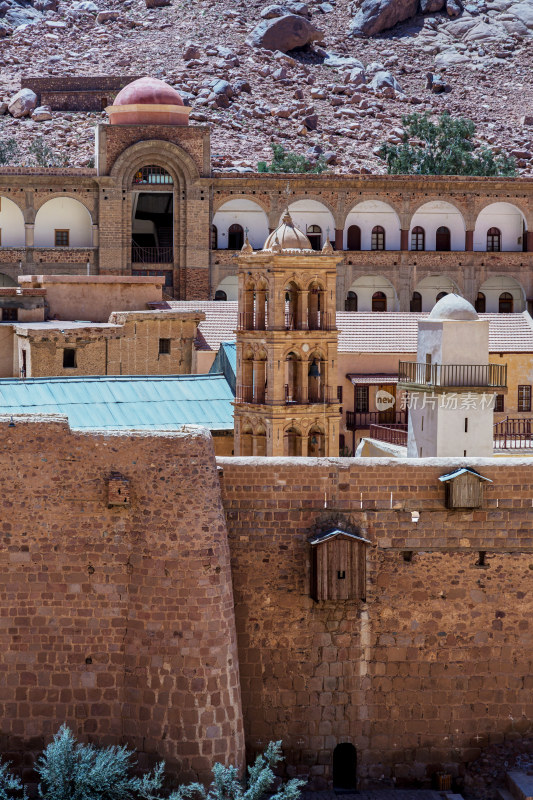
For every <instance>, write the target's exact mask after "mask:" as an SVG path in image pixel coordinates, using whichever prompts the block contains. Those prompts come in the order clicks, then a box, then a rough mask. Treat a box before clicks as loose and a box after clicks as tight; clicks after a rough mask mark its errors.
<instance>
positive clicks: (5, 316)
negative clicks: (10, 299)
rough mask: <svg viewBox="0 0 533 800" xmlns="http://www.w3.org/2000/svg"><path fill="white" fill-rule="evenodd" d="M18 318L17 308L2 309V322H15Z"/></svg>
mask: <svg viewBox="0 0 533 800" xmlns="http://www.w3.org/2000/svg"><path fill="white" fill-rule="evenodd" d="M18 316H19V310H18V308H3V309H2V322H16V321H17V319H18Z"/></svg>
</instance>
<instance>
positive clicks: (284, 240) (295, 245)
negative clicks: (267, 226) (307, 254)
mask: <svg viewBox="0 0 533 800" xmlns="http://www.w3.org/2000/svg"><path fill="white" fill-rule="evenodd" d="M301 250H309V251H312V250H313V248H312V247H311V242H310V241H309V239H308V238H307V236H306V235H305V233H303V232H302V231H301V230H300V229H299V228H297V227H296V225H295V224H294V222H293V221H292V219H291V215H290V214H289V211H288V210H287V212H286V213H285V215H284V217H283V220H282V223H281V225H278V227H277V228H276V230H275V231H274V232H273V233H271V234H270V236H269V237H268V239H267V240H266V242H265V244H264V247H263V251H264V252H270V253H285V252H288V253H294V252H300V251H301Z"/></svg>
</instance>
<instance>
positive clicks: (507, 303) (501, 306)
mask: <svg viewBox="0 0 533 800" xmlns="http://www.w3.org/2000/svg"><path fill="white" fill-rule="evenodd" d="M498 312H499V313H500V314H512V313H513V295H512V294H511V293H510V292H502V294H501V295H500V298H499V300H498Z"/></svg>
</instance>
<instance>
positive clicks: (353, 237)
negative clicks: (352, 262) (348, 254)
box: [348, 225, 361, 250]
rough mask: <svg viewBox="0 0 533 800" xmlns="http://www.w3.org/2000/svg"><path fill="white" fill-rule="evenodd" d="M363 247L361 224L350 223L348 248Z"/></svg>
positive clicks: (357, 248) (356, 248)
mask: <svg viewBox="0 0 533 800" xmlns="http://www.w3.org/2000/svg"><path fill="white" fill-rule="evenodd" d="M360 249H361V228H360V227H359V225H350V227H349V228H348V250H360Z"/></svg>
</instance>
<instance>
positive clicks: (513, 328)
mask: <svg viewBox="0 0 533 800" xmlns="http://www.w3.org/2000/svg"><path fill="white" fill-rule="evenodd" d="M168 307H169V310H172V309H176V310H181V311H196V310H198V311H203V312H205V315H206V318H205V321H204V322H201V323H200V326H199V337H198V340H197V343H196V346H197V348H198V349H200V350H215V351H218V350H219V348H220V344H221V342H233V341H235V330H236V328H237V321H238V307H237V302H236V301H226V302H221V301H215V300H186V301H177V300H171V301H169V302H168ZM427 316H429V315H428V314H418V313H414V312H393V311H386V312H383V313H378V312H370V311H368V312H367V311H337V327H338V328H339V352H340V353H416V340H417V332H418V325H417V323H418V320H419V319H424V318H425V317H427ZM480 317H481V319H488V320H489V322H490V327H489V350H490V352H491V353H533V320H532V319H531V317H530V316H529V314H528V313H527V311H524V312H523V313H522V314H480Z"/></svg>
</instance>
